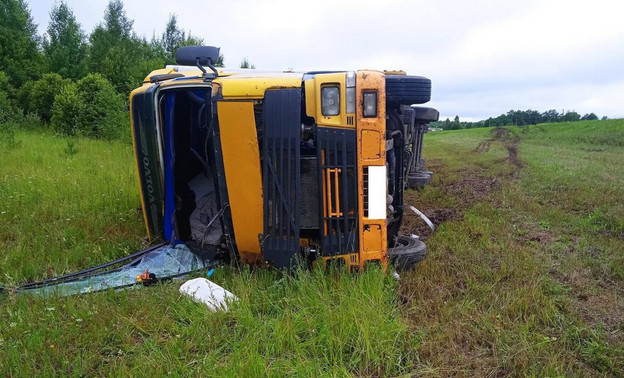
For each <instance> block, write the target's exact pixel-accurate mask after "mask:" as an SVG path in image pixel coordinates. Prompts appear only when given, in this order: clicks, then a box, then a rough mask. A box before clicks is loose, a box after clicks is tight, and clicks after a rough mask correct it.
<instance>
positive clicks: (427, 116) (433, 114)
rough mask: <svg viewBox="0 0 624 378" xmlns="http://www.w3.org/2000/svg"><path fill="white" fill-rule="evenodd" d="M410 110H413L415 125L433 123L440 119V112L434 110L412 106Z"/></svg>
mask: <svg viewBox="0 0 624 378" xmlns="http://www.w3.org/2000/svg"><path fill="white" fill-rule="evenodd" d="M412 109H414V122H416V123H417V124H425V123H429V122H435V121H437V120H438V119H440V112H439V111H437V110H436V109H434V108H425V107H422V106H412Z"/></svg>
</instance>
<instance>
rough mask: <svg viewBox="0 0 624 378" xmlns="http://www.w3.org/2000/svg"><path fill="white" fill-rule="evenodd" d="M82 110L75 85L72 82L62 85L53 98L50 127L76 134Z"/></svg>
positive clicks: (66, 133) (82, 104) (63, 132)
mask: <svg viewBox="0 0 624 378" xmlns="http://www.w3.org/2000/svg"><path fill="white" fill-rule="evenodd" d="M83 110H84V102H83V101H82V99H81V98H80V96H79V95H78V89H77V88H76V85H75V84H73V83H72V84H70V85H68V86H66V87H64V88H63V90H61V92H59V94H58V95H57V96H56V97H55V99H54V106H53V108H52V123H51V125H52V129H54V130H55V131H56V132H58V133H60V134H64V135H76V134H78V133H79V130H80V116H81V114H82V112H83Z"/></svg>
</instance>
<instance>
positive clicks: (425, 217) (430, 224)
mask: <svg viewBox="0 0 624 378" xmlns="http://www.w3.org/2000/svg"><path fill="white" fill-rule="evenodd" d="M409 208H410V209H411V210H412V211H413V212H414V213H416V215H418V216H419V217H421V218H422V220H424V221H425V223H427V226H429V228H431V231H435V226H434V225H433V223H432V222H431V221H430V220H429V218H427V216H426V215H425V214H423V213H422V212H421V211H420V210H418V209H417V208H415V207H414V206H410V207H409Z"/></svg>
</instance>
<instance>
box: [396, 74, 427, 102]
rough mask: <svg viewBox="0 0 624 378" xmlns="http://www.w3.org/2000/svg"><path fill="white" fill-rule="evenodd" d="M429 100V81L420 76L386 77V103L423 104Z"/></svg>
mask: <svg viewBox="0 0 624 378" xmlns="http://www.w3.org/2000/svg"><path fill="white" fill-rule="evenodd" d="M429 100H431V80H429V79H427V78H426V77H422V76H407V75H386V103H388V104H390V105H394V106H396V105H412V104H424V103H426V102H429Z"/></svg>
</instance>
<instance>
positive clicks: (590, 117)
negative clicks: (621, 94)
mask: <svg viewBox="0 0 624 378" xmlns="http://www.w3.org/2000/svg"><path fill="white" fill-rule="evenodd" d="M581 119H582V120H583V121H589V120H594V119H598V116H597V115H596V114H594V113H589V114H585V115H584V116H583V117H581Z"/></svg>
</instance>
